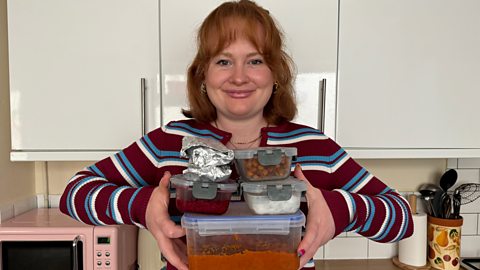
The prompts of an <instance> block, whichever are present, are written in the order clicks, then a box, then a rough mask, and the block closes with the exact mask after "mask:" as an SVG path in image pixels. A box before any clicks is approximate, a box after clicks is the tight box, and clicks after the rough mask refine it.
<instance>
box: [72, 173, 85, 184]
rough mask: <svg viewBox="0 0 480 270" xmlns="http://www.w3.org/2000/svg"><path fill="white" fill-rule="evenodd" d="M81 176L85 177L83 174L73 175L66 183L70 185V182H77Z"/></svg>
mask: <svg viewBox="0 0 480 270" xmlns="http://www.w3.org/2000/svg"><path fill="white" fill-rule="evenodd" d="M82 176H85V175H84V174H77V175H74V176H73V177H72V178H70V180H69V181H68V183H71V182H73V181H75V180H77V179H78V178H79V177H82Z"/></svg>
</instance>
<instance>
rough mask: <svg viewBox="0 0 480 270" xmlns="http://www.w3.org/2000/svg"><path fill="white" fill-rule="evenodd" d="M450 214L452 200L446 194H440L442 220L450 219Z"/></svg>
mask: <svg viewBox="0 0 480 270" xmlns="http://www.w3.org/2000/svg"><path fill="white" fill-rule="evenodd" d="M451 213H452V199H451V198H450V195H448V194H447V193H446V192H444V193H443V194H442V213H441V214H442V218H450V214H451Z"/></svg>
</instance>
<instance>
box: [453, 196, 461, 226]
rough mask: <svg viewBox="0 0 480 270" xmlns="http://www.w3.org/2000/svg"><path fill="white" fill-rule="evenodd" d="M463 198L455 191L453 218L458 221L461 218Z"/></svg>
mask: <svg viewBox="0 0 480 270" xmlns="http://www.w3.org/2000/svg"><path fill="white" fill-rule="evenodd" d="M461 202H462V198H461V196H460V194H459V193H458V192H457V190H455V193H453V218H454V219H458V218H460V205H461V204H462V203H461Z"/></svg>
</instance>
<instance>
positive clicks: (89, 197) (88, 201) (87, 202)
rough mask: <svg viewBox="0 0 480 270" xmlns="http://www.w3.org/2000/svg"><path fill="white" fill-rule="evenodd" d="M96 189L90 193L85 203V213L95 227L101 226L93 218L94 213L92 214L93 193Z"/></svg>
mask: <svg viewBox="0 0 480 270" xmlns="http://www.w3.org/2000/svg"><path fill="white" fill-rule="evenodd" d="M94 190H95V189H92V190H90V191H89V192H88V194H87V198H86V200H85V203H84V207H85V212H86V213H87V216H88V219H89V220H90V222H91V223H92V224H94V225H100V224H99V223H98V222H97V220H95V219H94V218H93V216H92V213H91V208H93V207H91V201H92V193H93V191H94Z"/></svg>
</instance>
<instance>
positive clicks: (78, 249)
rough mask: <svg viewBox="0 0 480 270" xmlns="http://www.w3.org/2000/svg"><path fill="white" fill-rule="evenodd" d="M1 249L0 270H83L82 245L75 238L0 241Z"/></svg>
mask: <svg viewBox="0 0 480 270" xmlns="http://www.w3.org/2000/svg"><path fill="white" fill-rule="evenodd" d="M1 247H2V248H1V250H2V254H1V256H2V260H1V268H0V269H1V270H31V269H49V270H72V269H75V270H83V255H84V254H83V243H82V241H79V239H77V238H75V240H74V241H71V240H70V241H58V240H54V241H46V240H41V241H2V246H1ZM42 266H44V267H48V268H43V267H42Z"/></svg>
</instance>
